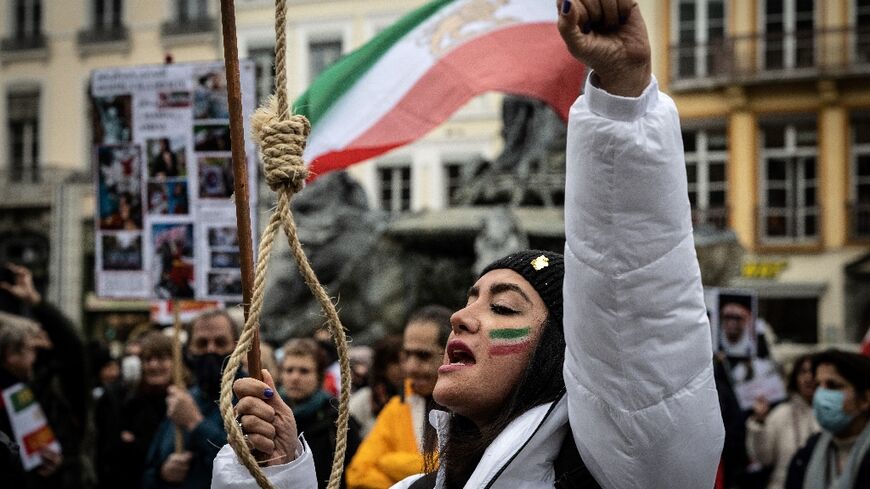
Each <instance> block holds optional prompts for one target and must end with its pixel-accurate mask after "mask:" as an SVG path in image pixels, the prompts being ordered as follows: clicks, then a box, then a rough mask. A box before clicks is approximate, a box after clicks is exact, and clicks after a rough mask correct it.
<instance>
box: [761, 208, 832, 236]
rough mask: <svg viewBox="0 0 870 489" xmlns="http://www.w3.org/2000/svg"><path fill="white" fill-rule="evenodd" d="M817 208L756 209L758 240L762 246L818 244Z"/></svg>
mask: <svg viewBox="0 0 870 489" xmlns="http://www.w3.org/2000/svg"><path fill="white" fill-rule="evenodd" d="M820 215H821V208H820V207H819V206H807V207H764V206H757V207H756V216H758V221H757V230H758V237H759V240H760V241H761V242H762V243H764V244H770V245H779V244H785V245H790V244H801V245H802V244H813V243H816V242H818V239H819V230H820V222H819V218H820Z"/></svg>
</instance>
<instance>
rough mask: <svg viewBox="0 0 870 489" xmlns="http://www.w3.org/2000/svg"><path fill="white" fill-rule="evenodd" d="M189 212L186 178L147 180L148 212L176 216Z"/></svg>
mask: <svg viewBox="0 0 870 489" xmlns="http://www.w3.org/2000/svg"><path fill="white" fill-rule="evenodd" d="M189 212H190V204H189V201H188V193H187V180H184V179H173V180H169V181H161V180H157V181H150V182H148V214H150V215H158V216H165V215H169V216H178V215H187V214H188V213H189Z"/></svg>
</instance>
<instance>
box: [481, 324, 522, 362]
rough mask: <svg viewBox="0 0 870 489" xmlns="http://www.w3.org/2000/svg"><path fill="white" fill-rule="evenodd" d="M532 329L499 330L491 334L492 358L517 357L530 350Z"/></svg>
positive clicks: (490, 348)
mask: <svg viewBox="0 0 870 489" xmlns="http://www.w3.org/2000/svg"><path fill="white" fill-rule="evenodd" d="M531 332H532V328H531V327H528V326H527V327H525V328H498V329H493V330H492V331H490V332H489V340H490V347H489V354H490V355H492V356H502V355H515V354H517V353H522V352H525V351H526V350H528V349H529V344H530V343H531V339H532V338H531Z"/></svg>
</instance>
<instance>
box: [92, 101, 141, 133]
mask: <svg viewBox="0 0 870 489" xmlns="http://www.w3.org/2000/svg"><path fill="white" fill-rule="evenodd" d="M93 101H94V104H93V110H94V118H93V121H94V122H93V134H94V143H95V144H122V143H129V142H130V141H131V140H132V138H133V130H132V129H131V128H132V127H133V126H132V120H133V109H132V107H133V105H132V98H131V96H130V95H121V96H117V97H97V98H94V99H93Z"/></svg>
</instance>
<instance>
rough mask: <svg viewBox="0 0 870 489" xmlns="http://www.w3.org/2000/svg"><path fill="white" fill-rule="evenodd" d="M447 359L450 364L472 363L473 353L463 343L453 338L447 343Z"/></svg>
mask: <svg viewBox="0 0 870 489" xmlns="http://www.w3.org/2000/svg"><path fill="white" fill-rule="evenodd" d="M447 359H448V360H449V361H450V365H474V363H475V360H474V353H472V352H471V348H469V347H468V346H467V345H466V344H465V343H463V342H462V341H459V340H453V341H451V342H450V343H448V344H447Z"/></svg>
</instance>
